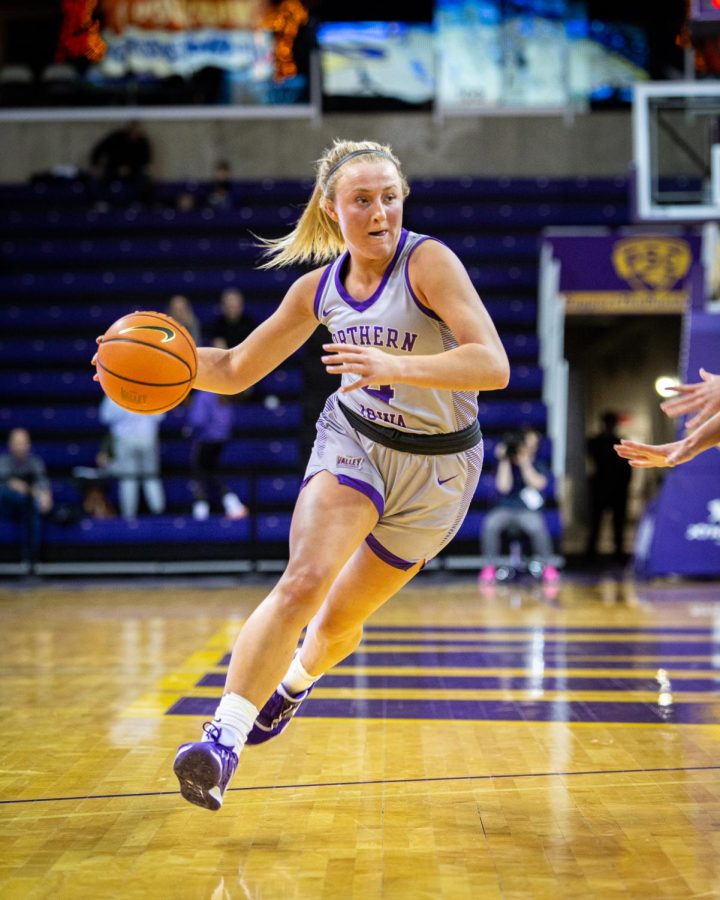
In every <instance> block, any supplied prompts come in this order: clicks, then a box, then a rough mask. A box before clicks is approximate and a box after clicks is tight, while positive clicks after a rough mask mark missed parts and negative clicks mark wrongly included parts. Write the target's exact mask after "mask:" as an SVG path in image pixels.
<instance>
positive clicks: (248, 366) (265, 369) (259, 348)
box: [92, 270, 321, 394]
mask: <svg viewBox="0 0 720 900" xmlns="http://www.w3.org/2000/svg"><path fill="white" fill-rule="evenodd" d="M320 272H321V270H318V271H315V272H309V273H308V274H307V275H303V276H302V277H301V278H299V279H298V280H297V281H296V282H294V284H293V285H292V286H291V287H290V289H289V290H288V292H287V294H286V295H285V298H284V299H283V301H282V303H281V304H280V306H279V307H278V308H277V309H276V310H275V312H274V313H273V314H272V315H271V316H270V317H269V318H268V319H266V320H265V321H264V322H262V323H261V324H260V325H258V327H257V328H256V329H255V330H254V331H253V332H252V333H251V334H249V335H248V337H247V338H246V339H245V340H244V341H243V342H242V343H240V344H238V345H237V346H236V347H231V348H230V349H229V350H221V349H220V348H219V347H198V373H197V378H196V379H195V383H194V384H193V387H194V388H196V389H197V390H200V391H210V392H212V393H215V394H240V393H242V392H243V391H245V390H247V389H248V388H249V387H252V385H254V384H257V382H258V381H260V380H261V379H262V378H264V377H265V376H266V375H268V374H269V373H270V372H272V371H273V369H276V368H277V367H278V366H279V365H280V364H281V363H282V362H284V361H285V360H286V359H287V358H288V357H289V356H292V354H293V353H294V352H295V351H296V350H298V349H299V348H300V347H301V346H302V345H303V344H304V343H305V341H306V340H307V339H308V338H309V337H310V335H311V334H312V333H313V331H315V329H316V328H317V326H318V320H317V319H316V318H315V314H314V312H313V299H314V296H315V287H316V286H317V283H318V281H319V278H320ZM97 340H98V343H100V342H101V341H102V337H100V338H98V339H97ZM92 363H93V365H97V354H95V356H94V357H93V359H92ZM93 377H94V379H95V381H97V379H98V376H97V375H95V376H93Z"/></svg>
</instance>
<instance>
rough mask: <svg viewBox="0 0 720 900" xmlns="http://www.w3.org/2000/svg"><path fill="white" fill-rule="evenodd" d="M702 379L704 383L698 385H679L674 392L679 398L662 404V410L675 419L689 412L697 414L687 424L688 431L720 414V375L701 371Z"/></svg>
mask: <svg viewBox="0 0 720 900" xmlns="http://www.w3.org/2000/svg"><path fill="white" fill-rule="evenodd" d="M700 377H701V378H702V381H699V382H697V383H696V384H679V385H677V387H675V388H674V390H675V391H676V392H677V395H678V396H677V397H671V398H670V399H669V400H665V401H664V402H663V403H661V404H660V409H662V411H663V412H664V413H666V414H667V415H668V416H672V417H673V418H675V417H676V416H683V415H685V413H689V412H694V413H696V415H694V416H693V417H692V418H691V419H688V420H687V422H686V423H685V427H686V428H687V430H688V431H693V430H694V429H695V428H697V427H698V426H699V425H701V424H702V423H703V422H705V421H707V419H709V418H710V416H713V415H715V413H717V412H720V375H713V374H712V373H711V372H708V371H706V370H705V369H700Z"/></svg>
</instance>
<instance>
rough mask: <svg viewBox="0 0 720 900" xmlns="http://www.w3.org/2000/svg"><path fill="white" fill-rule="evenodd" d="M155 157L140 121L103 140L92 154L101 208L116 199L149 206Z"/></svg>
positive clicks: (91, 158) (94, 180)
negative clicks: (153, 159)
mask: <svg viewBox="0 0 720 900" xmlns="http://www.w3.org/2000/svg"><path fill="white" fill-rule="evenodd" d="M152 158H153V150H152V144H151V143H150V139H149V138H148V136H147V134H146V133H145V131H144V129H143V127H142V125H141V124H140V123H139V122H137V121H131V122H128V123H127V125H124V126H123V127H122V128H118V129H115V130H114V131H111V132H109V133H108V134H107V135H105V137H103V138H101V139H100V140H99V141H98V142H97V143H96V144H95V146H94V147H93V148H92V151H91V153H90V171H91V176H92V185H93V187H94V193H95V197H96V200H97V202H98V204H99V205H100V208H104V207H106V206H107V205H108V203H109V201H110V200H112V199H115V200H118V201H120V202H129V203H138V202H139V203H144V204H146V205H147V204H149V203H150V202H151V200H152V178H151V165H152Z"/></svg>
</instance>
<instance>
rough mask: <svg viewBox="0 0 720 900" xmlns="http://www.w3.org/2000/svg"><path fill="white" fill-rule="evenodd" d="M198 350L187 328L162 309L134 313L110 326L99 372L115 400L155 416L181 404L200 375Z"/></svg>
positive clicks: (99, 356) (99, 354) (102, 346)
mask: <svg viewBox="0 0 720 900" xmlns="http://www.w3.org/2000/svg"><path fill="white" fill-rule="evenodd" d="M197 362H198V358H197V349H196V347H195V342H194V340H193V339H192V337H191V336H190V333H189V332H188V330H187V329H186V328H184V327H183V326H182V325H180V324H179V323H178V322H176V321H175V319H173V318H171V317H170V316H167V315H165V314H164V313H159V312H150V311H145V312H134V313H130V314H129V315H127V316H123V317H122V318H121V319H118V320H117V321H116V322H113V324H112V325H111V326H110V327H109V328H108V330H107V331H106V332H105V334H104V335H103V339H102V341H101V342H100V344H99V346H98V351H97V374H98V381H99V382H100V385H101V387H102V389H103V390H104V391H105V393H106V394H107V396H108V397H110V399H111V400H114V401H115V402H116V403H117V404H119V405H120V406H122V407H123V408H124V409H129V410H131V411H132V412H136V413H143V414H145V415H152V414H154V413H161V412H167V410H169V409H173V408H174V407H176V406H178V404H180V403H182V401H183V400H184V399H185V398H186V397H187V395H188V394H189V393H190V390H191V388H192V386H193V383H194V382H195V377H196V375H197Z"/></svg>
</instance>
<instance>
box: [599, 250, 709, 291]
mask: <svg viewBox="0 0 720 900" xmlns="http://www.w3.org/2000/svg"><path fill="white" fill-rule="evenodd" d="M612 263H613V267H614V268H615V271H616V272H617V274H618V275H619V276H620V277H621V278H623V279H625V281H627V283H628V284H629V285H630V286H631V287H632V288H633V290H636V291H647V290H651V291H669V290H671V289H672V288H674V287H675V285H676V284H677V283H678V281H680V280H681V279H682V278H685V276H686V275H687V274H688V272H689V271H690V265H691V264H692V253H691V251H690V245H689V244H688V242H687V241H684V240H682V239H680V238H667V237H651V238H647V237H641V238H626V239H625V240H621V241H617V242H616V244H615V246H614V247H613V252H612Z"/></svg>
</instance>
